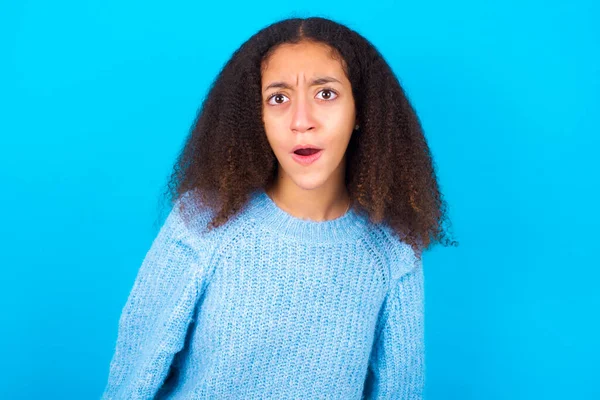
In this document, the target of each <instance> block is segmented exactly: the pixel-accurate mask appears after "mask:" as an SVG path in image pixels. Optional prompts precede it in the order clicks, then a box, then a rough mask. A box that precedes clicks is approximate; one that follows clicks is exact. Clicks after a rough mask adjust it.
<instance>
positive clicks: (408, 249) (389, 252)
mask: <svg viewBox="0 0 600 400" xmlns="http://www.w3.org/2000/svg"><path fill="white" fill-rule="evenodd" d="M368 232H369V233H368V238H369V241H370V242H371V245H372V247H373V249H374V250H375V251H376V253H377V254H378V255H379V257H380V260H381V262H382V263H383V264H384V265H386V266H387V271H388V276H389V281H390V285H391V284H392V282H396V281H397V280H399V279H400V278H401V277H402V276H404V275H406V274H407V273H409V272H412V271H413V270H415V269H416V268H418V267H420V266H421V258H420V254H417V252H415V250H414V249H413V248H412V246H410V245H409V244H408V243H406V242H404V241H403V240H402V239H401V238H400V237H399V236H398V234H396V233H395V232H394V231H393V230H392V228H391V227H390V226H389V225H387V224H372V225H371V226H370V228H369V231H368Z"/></svg>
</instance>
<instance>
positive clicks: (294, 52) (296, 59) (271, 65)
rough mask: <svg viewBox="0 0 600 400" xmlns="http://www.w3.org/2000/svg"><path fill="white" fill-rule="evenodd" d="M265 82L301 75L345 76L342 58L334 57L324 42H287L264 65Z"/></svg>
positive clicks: (263, 76)
mask: <svg viewBox="0 0 600 400" xmlns="http://www.w3.org/2000/svg"><path fill="white" fill-rule="evenodd" d="M261 73H262V80H263V83H268V82H267V81H268V80H270V79H286V78H287V79H291V78H294V77H297V76H299V75H305V76H306V77H307V78H309V77H311V76H314V75H331V76H334V77H336V78H338V79H339V80H340V81H342V80H343V79H344V78H345V75H344V70H343V68H342V63H341V61H340V59H338V58H336V57H334V53H333V51H332V49H331V47H329V46H327V45H325V44H322V43H312V42H301V43H297V44H290V43H285V44H282V45H280V46H278V47H277V48H276V49H275V51H274V52H273V53H272V54H271V56H270V57H269V58H268V59H267V60H265V62H263V65H262V71H261Z"/></svg>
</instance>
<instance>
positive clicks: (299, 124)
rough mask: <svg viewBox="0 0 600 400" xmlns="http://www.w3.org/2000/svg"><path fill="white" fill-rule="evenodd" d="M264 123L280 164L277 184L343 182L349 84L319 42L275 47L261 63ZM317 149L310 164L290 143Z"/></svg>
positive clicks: (351, 111) (350, 112)
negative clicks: (298, 159)
mask: <svg viewBox="0 0 600 400" xmlns="http://www.w3.org/2000/svg"><path fill="white" fill-rule="evenodd" d="M262 100H263V106H262V109H263V122H264V126H265V130H266V133H267V139H268V141H269V144H270V145H271V148H272V149H273V152H274V153H275V156H276V157H277V160H278V163H279V172H278V173H279V181H278V184H294V185H297V186H298V187H300V188H303V189H315V188H318V187H322V186H323V185H331V186H332V187H335V186H336V185H343V182H344V174H345V163H346V157H345V153H346V148H347V147H348V142H349V141H350V137H351V135H352V132H353V130H354V126H355V125H356V123H357V121H356V114H355V105H354V98H353V96H352V86H351V84H350V81H349V80H348V79H347V77H346V75H345V74H344V71H343V69H342V64H341V63H340V61H339V60H337V59H334V58H332V56H331V50H330V48H329V47H327V46H326V45H324V44H315V43H309V42H302V43H298V44H283V45H280V46H279V47H278V48H277V49H276V50H275V51H274V52H273V54H272V55H271V57H270V58H269V59H268V60H267V61H266V62H265V63H264V64H263V71H262ZM297 145H311V146H310V147H316V148H319V149H322V150H321V151H320V155H319V157H318V159H317V160H316V161H314V162H312V163H310V164H308V165H307V164H306V163H302V162H300V161H297V160H296V157H295V156H294V147H295V146H297Z"/></svg>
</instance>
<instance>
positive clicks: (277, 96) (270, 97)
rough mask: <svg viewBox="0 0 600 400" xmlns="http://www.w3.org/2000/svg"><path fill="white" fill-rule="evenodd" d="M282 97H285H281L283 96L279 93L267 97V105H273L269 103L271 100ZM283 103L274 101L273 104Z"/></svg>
mask: <svg viewBox="0 0 600 400" xmlns="http://www.w3.org/2000/svg"><path fill="white" fill-rule="evenodd" d="M282 97H285V95H283V94H281V93H275V94H273V95H271V96H269V98H268V99H267V103H269V104H273V103H272V102H271V99H280V98H282ZM283 103H284V102H279V101H276V102H275V104H283Z"/></svg>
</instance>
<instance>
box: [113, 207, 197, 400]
mask: <svg viewBox="0 0 600 400" xmlns="http://www.w3.org/2000/svg"><path fill="white" fill-rule="evenodd" d="M178 205H179V202H176V204H175V206H174V207H173V209H172V211H171V212H170V213H169V215H168V217H167V219H166V220H165V222H164V224H163V225H162V227H161V228H160V230H159V232H158V235H157V236H156V238H155V239H154V241H153V242H152V245H151V247H150V249H149V250H148V252H147V253H146V255H145V258H144V260H143V262H142V264H141V266H140V268H139V270H138V273H137V276H136V278H135V282H134V284H133V287H132V289H131V291H130V293H129V296H128V298H127V301H126V303H125V305H124V307H123V309H122V312H121V316H120V319H119V324H118V334H117V340H116V347H115V352H114V355H113V356H112V359H111V362H110V368H109V374H108V383H107V385H106V387H105V389H104V392H103V395H102V399H103V400H109V399H128V400H132V399H152V398H153V397H154V396H155V394H156V393H157V391H158V390H159V389H160V387H161V385H162V383H163V382H164V380H165V378H166V376H167V374H168V372H169V368H170V366H171V363H172V361H173V358H174V356H175V354H176V353H177V352H179V351H180V350H181V349H182V348H183V346H184V342H185V336H186V333H187V327H188V325H189V324H190V323H191V322H192V318H193V317H194V308H195V305H196V302H197V300H198V298H199V294H200V291H201V288H202V287H203V286H204V283H205V277H206V273H205V271H204V268H205V266H206V263H205V261H206V260H204V259H203V256H202V257H201V255H199V254H198V251H197V250H198V246H197V244H196V243H195V242H197V239H195V238H193V237H191V235H190V234H189V231H188V228H187V227H186V225H185V224H184V221H183V220H182V218H181V215H180V211H179V209H178Z"/></svg>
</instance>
